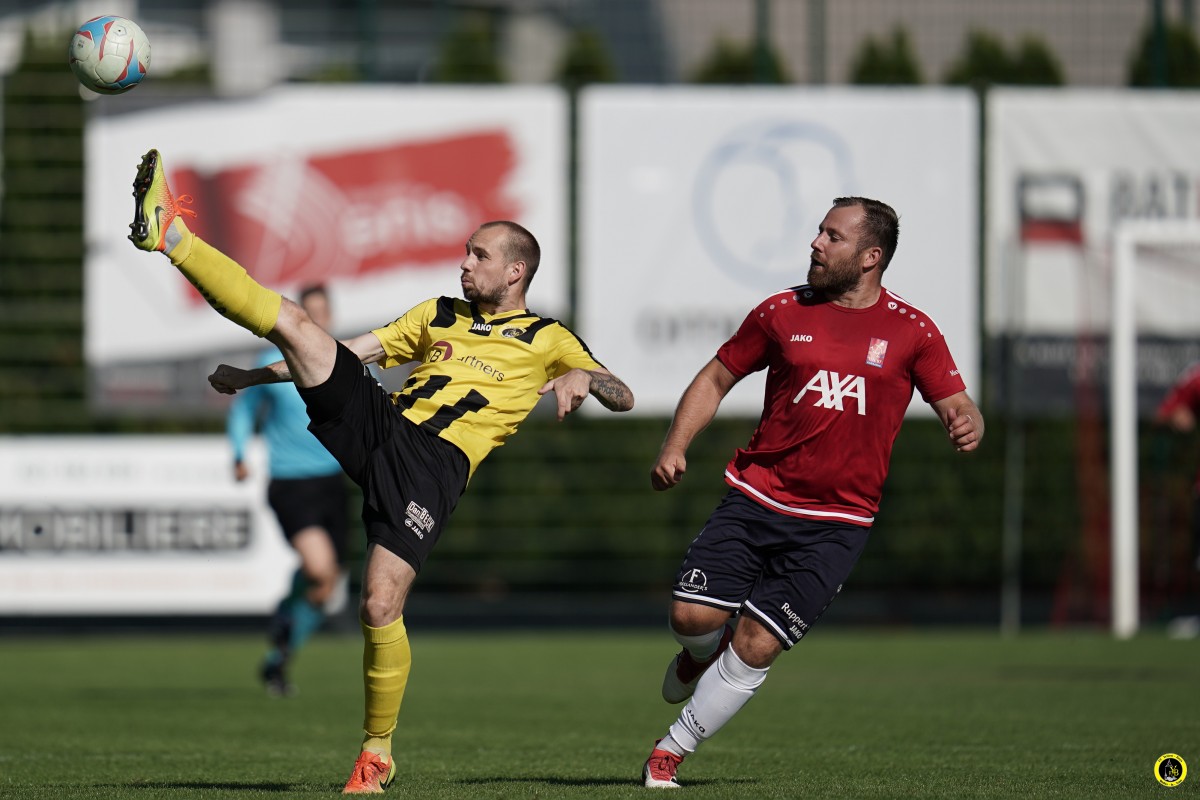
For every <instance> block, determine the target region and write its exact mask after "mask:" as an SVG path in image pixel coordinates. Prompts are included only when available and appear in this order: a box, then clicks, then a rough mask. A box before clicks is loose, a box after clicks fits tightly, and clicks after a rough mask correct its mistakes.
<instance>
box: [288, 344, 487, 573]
mask: <svg viewBox="0 0 1200 800" xmlns="http://www.w3.org/2000/svg"><path fill="white" fill-rule="evenodd" d="M337 347H338V351H337V359H336V360H335V362H334V367H333V373H332V374H331V375H330V376H329V380H327V381H325V383H322V384H321V385H320V386H313V387H310V388H307V389H299V392H300V396H301V397H302V398H304V403H305V406H306V407H307V408H308V416H309V419H310V420H311V422H310V423H309V426H308V429H309V430H310V431H312V434H313V435H314V436H316V437H317V439H319V440H320V442H321V444H323V445H325V449H326V450H328V451H329V452H330V454H332V455H333V457H334V458H336V459H337V461H338V463H339V464H341V465H342V469H343V470H345V471H346V474H347V475H349V476H350V479H351V480H353V481H354V482H355V483H357V484H358V485H359V486H360V487H362V490H363V510H362V520H363V525H364V526H365V527H366V531H367V541H368V542H371V543H373V544H378V545H379V546H381V547H384V548H386V549H388V550H390V551H391V552H393V553H395V554H396V555H397V556H399V557H400V558H402V559H404V560H405V561H407V562H408V563H409V564H411V565H412V568H413V569H415V570H416V571H417V572H420V571H421V566H422V565H423V564H424V563H425V559H427V558H428V557H429V553H430V552H431V551H432V550H433V546H434V545H435V544H436V543H437V540H438V537H439V536H441V533H442V530H443V528H444V527H445V526H446V523H448V522H449V521H450V514H451V513H452V512H453V511H454V508H455V506H457V505H458V498H459V497H460V496H461V495H462V493H463V490H464V489H466V486H467V478H468V477H469V475H470V467H471V465H470V462H469V461H468V460H467V457H466V455H465V454H464V453H463V452H462V451H461V450H459V449H458V448H457V447H455V446H454V445H452V444H451V443H450V442H447V441H446V440H445V439H441V438H439V437H438V436H437V435H436V434H433V433H429V432H427V431H424V430H422V429H421V428H419V427H417V425H416V424H415V423H413V422H412V421H410V420H409V419H407V418H405V417H404V415H403V414H401V410H400V409H399V408H398V407H397V406H396V405H395V404H394V403H393V402H392V399H391V396H390V395H389V394H388V393H387V390H385V389H384V388H383V387H382V386H381V385H380V384H379V382H378V381H377V380H375V378H374V377H373V376H372V375H371V373H370V372H369V371H368V370H367V368H366V367H364V366H363V365H362V364H361V363H360V362H359V360H358V358H357V357H356V356H355V355H354V353H352V352H350V349H349V348H347V347H346V346H345V345H343V344H341V343H340V342H339V343H338V346H337Z"/></svg>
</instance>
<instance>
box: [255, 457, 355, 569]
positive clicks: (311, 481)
mask: <svg viewBox="0 0 1200 800" xmlns="http://www.w3.org/2000/svg"><path fill="white" fill-rule="evenodd" d="M348 498H349V492H347V491H346V476H345V475H343V474H342V473H340V472H335V473H334V474H332V475H321V476H319V477H316V478H272V479H271V482H270V483H268V484H267V502H268V503H270V505H271V509H272V510H273V511H274V512H275V518H276V519H278V520H279V527H280V528H282V529H283V535H284V536H285V537H287V540H288V541H289V542H290V541H291V540H292V539H293V537H295V535H296V534H297V533H299V532H300V531H302V530H304V529H305V528H312V527H314V526H315V527H318V528H324V529H325V531H326V532H327V533H328V534H329V540H330V542H332V543H333V549H334V550H335V551H337V557H338V561H342V560H343V559H344V558H345V556H346V536H347V534H348V531H349V528H350V525H349V521H348V518H347V516H346V514H347V512H348V511H349V509H348V508H347V503H348Z"/></svg>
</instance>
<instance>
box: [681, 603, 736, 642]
mask: <svg viewBox="0 0 1200 800" xmlns="http://www.w3.org/2000/svg"><path fill="white" fill-rule="evenodd" d="M728 619H729V612H728V611H722V610H721V609H719V608H712V607H711V606H705V605H701V604H699V603H680V602H674V603H672V604H671V630H673V631H675V632H676V633H680V634H683V635H684V636H701V635H703V634H706V633H710V632H712V631H715V630H716V629H717V628H720V627H721V626H722V625H724V624H725V622H726V621H727V620H728Z"/></svg>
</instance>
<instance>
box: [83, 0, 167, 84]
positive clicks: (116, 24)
mask: <svg viewBox="0 0 1200 800" xmlns="http://www.w3.org/2000/svg"><path fill="white" fill-rule="evenodd" d="M67 59H68V62H69V63H70V64H71V70H72V71H73V72H74V73H75V77H77V78H79V82H80V83H82V84H83V85H84V86H86V87H87V88H89V89H91V90H92V91H93V92H99V93H100V94H120V93H121V92H127V91H129V90H130V89H132V88H133V87H135V86H137V85H138V84H139V83H141V81H142V78H144V77H146V71H147V70H149V69H150V40H149V39H147V38H146V34H145V33H143V32H142V29H141V28H139V27H138V26H137V23H135V22H132V21H131V20H127V19H125V18H124V17H113V16H107V17H96V18H95V19H89V20H88V21H87V22H85V23H83V24H82V25H80V26H79V30H77V31H75V35H74V36H72V37H71V46H70V48H69V49H68V50H67Z"/></svg>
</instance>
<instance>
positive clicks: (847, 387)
mask: <svg viewBox="0 0 1200 800" xmlns="http://www.w3.org/2000/svg"><path fill="white" fill-rule="evenodd" d="M809 392H815V393H816V394H817V399H816V402H814V403H813V405H814V406H815V407H817V408H832V409H834V410H836V411H845V410H846V407H845V403H846V401H847V400H849V399H851V398H853V399H854V400H857V401H858V404H857V406H858V413H859V414H860V415H864V416H865V415H866V413H867V382H866V380H864V379H863V377H862V376H861V375H840V374H838V373H836V372H830V371H828V370H824V369H823V370H821V371H820V372H818V373H817V374H816V375H814V376H812V378H811V379H810V380H809V382H808V383H807V384H805V385H804V388H803V389H801V390H800V392H799V393H798V394H797V395H796V396H795V397H794V398H792V402H793V403H799V402H800V401H801V399H803V398H804V395H806V394H808V393H809Z"/></svg>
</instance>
